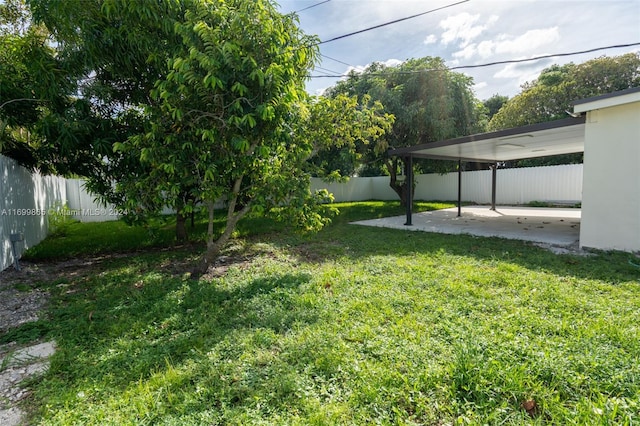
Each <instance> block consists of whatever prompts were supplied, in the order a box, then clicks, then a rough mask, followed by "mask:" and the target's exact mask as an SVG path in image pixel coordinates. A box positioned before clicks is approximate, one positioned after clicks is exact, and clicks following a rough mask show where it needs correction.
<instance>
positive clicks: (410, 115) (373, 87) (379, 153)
mask: <svg viewBox="0 0 640 426" xmlns="http://www.w3.org/2000/svg"><path fill="white" fill-rule="evenodd" d="M471 86H472V79H471V78H470V77H468V76H465V75H464V74H460V73H455V72H452V71H449V70H448V69H447V67H446V66H445V64H444V61H443V60H442V59H441V58H431V57H426V58H420V59H410V60H408V61H406V62H404V63H402V64H401V65H399V66H397V67H387V66H385V65H383V64H380V63H374V64H372V65H370V66H369V67H368V68H367V69H365V70H364V71H363V72H362V73H355V72H352V73H351V74H350V75H349V76H348V77H347V78H346V79H345V80H343V81H341V82H339V83H338V84H337V85H335V86H334V87H332V88H330V89H329V90H328V96H336V95H338V94H341V93H345V94H348V95H357V96H358V97H359V98H360V99H362V97H364V96H365V95H367V96H370V97H371V99H373V100H376V101H380V102H381V103H382V105H384V108H385V111H386V112H387V113H389V114H393V116H394V117H395V121H394V123H393V127H392V128H391V131H390V132H389V133H388V134H386V135H385V136H384V137H382V138H380V139H378V141H377V142H376V143H375V144H371V145H369V146H367V147H366V150H365V151H364V152H363V153H362V155H361V156H360V157H359V158H358V160H359V165H360V167H362V166H365V167H364V168H365V169H368V170H370V169H371V168H372V167H371V165H374V164H375V165H380V166H381V168H382V169H383V171H384V172H385V173H386V174H388V175H389V177H390V182H389V185H390V186H391V188H392V189H393V190H394V191H395V192H396V193H397V194H398V196H399V198H400V200H401V202H402V203H403V204H404V203H405V202H406V200H407V194H408V188H410V187H411V188H413V184H412V183H410V182H406V181H405V180H401V179H398V175H399V173H400V172H401V170H403V169H404V168H405V166H404V160H403V159H401V158H396V157H389V156H388V155H387V151H388V149H389V148H401V147H407V146H413V145H417V144H420V143H427V142H432V141H438V140H442V139H448V138H453V137H457V136H463V135H467V134H471V133H476V132H478V131H481V130H483V117H482V105H481V104H480V103H479V102H477V100H476V98H475V96H474V94H473V91H472V89H471ZM418 167H419V168H420V167H422V169H423V170H430V171H445V170H450V169H451V168H452V167H453V166H452V165H451V163H446V162H442V161H438V162H428V161H425V162H422V163H418ZM368 170H367V171H368Z"/></svg>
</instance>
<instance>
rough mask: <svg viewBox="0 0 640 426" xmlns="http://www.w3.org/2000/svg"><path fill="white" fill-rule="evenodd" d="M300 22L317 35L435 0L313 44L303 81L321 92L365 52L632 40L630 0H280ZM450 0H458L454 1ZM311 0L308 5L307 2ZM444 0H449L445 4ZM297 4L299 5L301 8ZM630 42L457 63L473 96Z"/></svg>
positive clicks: (538, 48) (635, 0)
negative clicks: (317, 58) (315, 56)
mask: <svg viewBox="0 0 640 426" xmlns="http://www.w3.org/2000/svg"><path fill="white" fill-rule="evenodd" d="M278 3H279V5H280V10H281V11H282V12H283V13H289V12H297V15H298V17H299V19H300V27H301V28H302V29H303V31H304V32H305V33H307V34H315V35H317V36H318V37H319V38H320V40H322V41H327V40H330V39H332V38H334V37H339V36H342V35H345V34H349V33H352V32H355V31H359V30H362V29H365V28H369V27H372V26H375V25H379V24H383V23H385V22H389V21H394V20H396V19H401V18H405V17H408V16H411V15H415V14H420V13H423V12H427V11H431V10H434V9H438V8H441V9H440V10H436V11H433V12H431V13H427V14H424V15H422V16H419V17H416V18H413V19H409V20H406V21H403V22H399V23H395V24H391V25H388V26H385V27H382V28H378V29H374V30H371V31H367V32H364V33H361V34H357V35H353V36H350V37H346V38H343V39H340V40H336V41H332V42H326V43H323V44H320V53H321V54H322V56H321V63H319V64H318V66H317V67H316V69H315V70H314V71H312V73H311V75H312V76H314V77H313V78H311V80H310V81H309V82H308V83H307V91H308V92H309V93H311V94H321V93H322V91H323V90H324V89H326V88H327V87H331V86H332V85H334V84H335V83H336V82H337V81H338V79H339V78H335V77H332V78H327V77H321V76H326V75H338V76H341V75H344V74H345V73H346V72H348V71H350V70H356V71H357V70H361V69H363V68H364V67H366V66H367V65H368V64H370V63H372V62H383V63H386V64H388V65H396V64H399V63H401V62H402V61H405V60H407V59H409V58H420V57H424V56H439V57H441V58H443V59H444V60H445V63H446V64H447V65H448V66H449V67H456V66H466V65H478V64H487V63H491V62H496V61H505V60H518V59H529V58H534V57H538V56H544V55H552V54H558V53H572V52H578V51H584V50H589V49H595V48H600V47H605V46H613V45H621V44H632V43H640V0H555V1H554V0H468V1H466V2H464V1H463V2H461V0H446V1H441V0H328V1H327V0H280V1H279V2H278ZM455 3H458V4H455ZM314 5H315V6H314ZM446 6H450V7H446ZM305 8H306V10H303V9H305ZM628 52H640V45H636V46H631V47H625V48H616V49H606V50H598V51H595V52H591V53H585V54H579V55H574V56H566V57H552V58H546V59H539V60H536V61H530V62H521V63H515V64H501V65H493V66H487V67H480V68H472V69H459V70H456V71H458V72H464V73H465V74H467V75H469V76H471V77H473V80H474V83H475V85H474V90H475V93H476V96H477V97H478V98H479V99H481V100H485V99H487V98H489V97H491V96H492V95H494V94H500V95H506V96H509V97H512V96H514V95H516V94H518V93H519V92H520V91H521V85H522V84H523V83H525V82H527V81H532V80H535V79H536V78H537V77H538V75H539V74H540V71H542V70H543V69H544V68H547V67H549V66H550V65H553V64H560V65H562V64H566V63H568V62H573V63H576V64H578V63H582V62H585V61H588V60H589V59H593V58H597V57H600V56H604V55H606V56H618V55H622V54H624V53H628Z"/></svg>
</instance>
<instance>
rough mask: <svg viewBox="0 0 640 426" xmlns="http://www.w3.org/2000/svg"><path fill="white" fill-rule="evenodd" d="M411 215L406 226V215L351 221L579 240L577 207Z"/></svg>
mask: <svg viewBox="0 0 640 426" xmlns="http://www.w3.org/2000/svg"><path fill="white" fill-rule="evenodd" d="M457 214H458V209H457V208H450V209H444V210H436V211H431V212H422V213H414V214H413V225H411V226H406V225H405V222H406V219H407V218H406V216H404V215H403V216H395V217H388V218H382V219H372V220H363V221H358V222H353V224H355V225H365V226H378V227H382V228H395V229H403V230H407V231H425V232H437V233H442V234H470V235H476V236H480V237H500V238H508V239H514V240H523V241H532V242H536V243H542V244H548V245H551V246H559V247H569V246H573V245H574V244H576V245H577V243H578V241H579V239H580V217H581V210H580V209H577V208H541V207H507V206H497V207H496V210H495V211H493V210H490V207H489V206H467V207H463V208H462V216H461V217H457Z"/></svg>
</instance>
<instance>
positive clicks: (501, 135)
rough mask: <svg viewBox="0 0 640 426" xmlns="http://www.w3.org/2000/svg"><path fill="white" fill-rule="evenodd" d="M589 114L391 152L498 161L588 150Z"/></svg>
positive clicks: (425, 156)
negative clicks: (587, 119)
mask: <svg viewBox="0 0 640 426" xmlns="http://www.w3.org/2000/svg"><path fill="white" fill-rule="evenodd" d="M585 118H586V117H585V116H584V115H582V116H579V117H570V118H566V119H563V120H556V121H550V122H546V123H538V124H531V125H528V126H522V127H515V128H512V129H506V130H499V131H497V132H490V133H479V134H475V135H470V136H464V137H461V138H455V139H449V140H444V141H439V142H430V143H425V144H421V145H416V146H411V147H407V148H400V149H394V150H390V151H389V154H390V155H396V156H401V157H407V156H412V157H415V158H433V159H439V160H461V161H477V162H484V163H495V162H498V161H509V160H520V159H523V158H534V157H546V156H549V155H560V154H573V153H577V152H584V129H585V121H586V120H585Z"/></svg>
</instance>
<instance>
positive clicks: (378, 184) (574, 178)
mask: <svg viewBox="0 0 640 426" xmlns="http://www.w3.org/2000/svg"><path fill="white" fill-rule="evenodd" d="M0 176H1V178H2V180H1V185H0V270H3V269H5V268H7V267H8V266H10V265H11V264H12V263H13V255H12V253H11V241H10V235H11V234H14V233H22V234H24V241H22V242H20V243H18V244H17V246H18V248H19V253H22V252H23V251H24V250H25V249H27V248H29V247H32V246H34V245H36V244H38V243H39V242H40V241H41V240H42V239H44V237H45V236H46V235H47V230H48V222H47V214H48V213H49V210H50V209H51V208H53V207H55V206H56V205H57V204H58V205H61V204H67V206H68V207H69V209H71V210H72V211H73V212H74V218H76V219H78V220H81V221H83V222H103V221H106V220H115V219H117V218H118V215H117V211H116V210H115V209H114V208H113V207H111V206H106V207H105V206H102V205H99V204H97V203H95V202H94V199H95V197H94V196H93V195H91V194H89V193H88V192H87V191H86V190H85V188H84V186H83V181H82V180H80V179H64V178H61V177H56V176H42V175H40V174H38V173H35V174H31V173H29V171H28V170H26V169H24V168H23V167H20V166H19V165H18V164H17V163H16V162H15V161H13V160H11V159H8V158H6V157H3V156H0ZM416 180H417V182H416V193H415V199H416V200H455V199H456V198H457V194H458V175H457V173H450V174H446V175H439V174H429V175H418V176H416ZM311 186H312V189H322V188H326V189H328V190H329V192H331V193H333V194H334V197H335V200H336V201H364V200H397V199H398V197H397V196H396V194H395V192H394V191H393V190H392V189H391V188H390V187H389V178H388V177H387V176H381V177H362V178H351V179H350V180H349V181H348V182H346V183H334V184H327V183H325V182H323V181H322V180H320V179H315V178H314V179H312V182H311ZM496 190H497V191H496V202H497V203H498V204H524V203H528V202H530V201H554V202H567V203H576V202H579V201H580V200H582V165H581V164H575V165H566V166H550V167H536V168H526V169H504V170H500V169H499V170H498V172H497V184H496ZM462 199H463V201H470V202H474V203H480V204H488V203H490V202H491V171H489V170H481V171H474V172H464V173H463V174H462Z"/></svg>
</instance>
